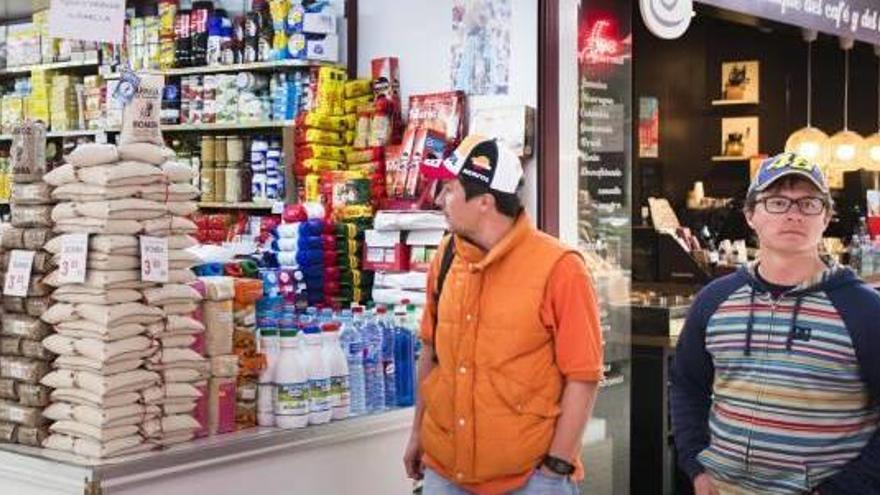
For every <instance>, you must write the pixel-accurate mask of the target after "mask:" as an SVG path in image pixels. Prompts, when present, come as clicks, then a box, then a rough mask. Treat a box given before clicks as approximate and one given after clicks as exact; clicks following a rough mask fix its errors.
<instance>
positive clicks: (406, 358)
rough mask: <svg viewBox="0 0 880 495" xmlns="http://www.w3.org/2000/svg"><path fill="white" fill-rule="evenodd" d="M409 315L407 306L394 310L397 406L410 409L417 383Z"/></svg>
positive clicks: (399, 306)
mask: <svg viewBox="0 0 880 495" xmlns="http://www.w3.org/2000/svg"><path fill="white" fill-rule="evenodd" d="M407 320H408V314H407V311H406V306H404V305H398V306H397V307H395V308H394V323H395V324H394V370H395V379H396V389H397V404H396V405H397V406H398V407H409V406H411V405H413V403H414V399H415V396H414V394H413V386H414V383H415V374H414V370H415V363H414V352H415V349H414V347H413V332H412V330H410V328H408V323H407Z"/></svg>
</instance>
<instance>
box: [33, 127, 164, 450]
mask: <svg viewBox="0 0 880 495" xmlns="http://www.w3.org/2000/svg"><path fill="white" fill-rule="evenodd" d="M161 177H162V171H161V170H160V169H159V168H158V167H156V166H155V165H152V164H149V163H135V162H129V163H120V157H119V151H118V150H117V148H116V146H114V145H100V144H87V145H83V146H80V147H78V148H77V149H75V150H74V151H73V152H72V153H71V154H70V155H68V157H67V163H65V164H64V165H62V166H61V167H59V168H57V169H55V170H53V171H52V172H50V173H49V174H47V175H46V176H45V180H46V181H47V182H48V183H49V184H51V185H53V186H55V190H54V191H53V192H52V195H53V197H54V198H56V199H57V200H58V201H59V203H58V205H57V206H56V207H55V208H54V209H53V210H52V218H53V220H55V227H54V231H55V233H57V234H59V236H57V237H55V238H53V239H52V241H50V242H49V244H48V245H47V247H46V249H47V250H49V251H50V252H52V253H53V254H55V255H56V256H57V257H60V256H61V252H62V241H63V238H62V236H63V235H64V234H73V233H87V234H89V235H90V238H89V241H88V258H87V263H86V267H87V270H86V277H85V281H84V282H83V283H71V282H65V281H63V279H62V274H61V273H60V271H56V272H53V273H52V274H50V275H49V277H48V279H47V282H48V283H49V284H50V285H52V286H53V287H55V288H56V289H55V291H54V292H53V294H52V299H53V300H54V304H53V305H52V307H51V308H49V310H48V311H47V312H46V313H45V314H43V316H42V318H43V320H44V321H45V322H47V323H49V324H51V325H53V326H54V329H55V332H56V333H55V334H54V335H51V336H49V337H47V338H46V339H44V340H43V345H44V346H45V347H46V348H47V349H49V350H51V351H52V352H55V353H56V354H58V355H59V357H58V358H57V359H56V360H55V363H54V364H55V370H54V371H53V372H52V373H50V374H49V375H47V376H46V377H45V378H44V379H43V383H44V384H46V385H49V386H52V387H54V388H55V391H54V392H53V393H52V405H51V406H49V408H47V409H46V412H45V415H46V417H47V418H49V419H50V420H53V421H55V423H53V424H52V426H51V427H50V429H51V431H52V435H51V436H50V437H49V438H48V439H47V440H46V442H45V446H46V447H49V448H53V449H58V450H65V451H71V452H75V453H77V454H79V455H83V456H86V457H94V458H102V457H109V456H115V455H122V454H127V453H133V452H139V451H142V450H148V449H150V448H152V447H153V445H152V444H150V443H147V442H145V438H144V435H142V434H141V426H142V424H143V423H144V422H146V421H153V420H155V419H156V418H158V417H159V415H160V414H161V411H160V409H159V407H157V406H155V405H152V404H148V403H147V402H146V401H145V400H144V394H145V391H146V390H147V389H150V388H153V387H158V386H159V385H160V383H161V381H160V380H161V379H160V376H159V374H158V373H156V372H153V371H149V370H147V369H146V367H145V364H146V360H147V358H149V357H150V356H152V355H153V354H154V353H155V352H156V346H155V345H154V343H153V341H152V340H151V339H150V337H149V336H148V334H147V325H150V324H155V323H158V322H161V321H162V318H163V313H162V310H161V309H159V308H156V307H149V306H147V305H146V304H144V303H143V293H142V292H141V290H142V289H145V288H148V287H153V286H154V285H155V284H153V283H145V282H142V281H141V278H140V270H139V268H140V256H139V248H138V246H139V244H138V238H137V234H139V233H140V232H142V230H143V224H142V223H141V221H142V220H146V219H152V218H157V217H160V216H162V215H164V213H165V209H164V206H163V205H162V204H161V203H158V202H155V201H151V200H147V199H142V198H138V196H139V194H140V192H141V191H142V190H149V188H150V186H151V185H152V184H159V183H160V182H161Z"/></svg>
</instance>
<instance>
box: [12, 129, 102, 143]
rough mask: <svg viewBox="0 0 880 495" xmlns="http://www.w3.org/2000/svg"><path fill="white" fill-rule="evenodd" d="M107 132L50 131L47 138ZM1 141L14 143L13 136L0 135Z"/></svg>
mask: <svg viewBox="0 0 880 495" xmlns="http://www.w3.org/2000/svg"><path fill="white" fill-rule="evenodd" d="M103 132H105V131H103V130H74V131H50V132H47V133H46V137H47V138H65V137H79V136H97V135H98V134H101V133H103ZM0 141H12V134H0Z"/></svg>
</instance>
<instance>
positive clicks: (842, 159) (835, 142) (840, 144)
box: [828, 38, 864, 188]
mask: <svg viewBox="0 0 880 495" xmlns="http://www.w3.org/2000/svg"><path fill="white" fill-rule="evenodd" d="M840 47H841V48H842V49H843V51H844V65H843V67H844V81H843V130H841V131H839V132H838V133H837V134H835V135H833V136H831V139H829V140H828V147H829V148H830V150H831V157H830V161H829V163H828V182H829V184H828V185H829V186H830V187H833V188H841V187H843V173H844V172H847V171H850V170H856V169H858V167H859V158H860V157H859V155H860V153H859V150H860V149H861V148H862V143H863V142H864V138H862V136H859V135H858V134H857V133H855V132H853V131H851V130H849V54H850V51H851V50H852V47H853V40H852V39H851V38H841V39H840Z"/></svg>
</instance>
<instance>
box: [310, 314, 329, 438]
mask: <svg viewBox="0 0 880 495" xmlns="http://www.w3.org/2000/svg"><path fill="white" fill-rule="evenodd" d="M304 333H305V339H306V356H307V360H306V370H307V373H308V377H309V424H310V425H319V424H324V423H328V422H329V421H330V417H331V416H332V412H331V411H330V368H329V367H328V366H327V363H326V362H325V361H324V353H323V349H322V348H323V342H324V339H323V336H322V335H321V329H320V328H319V327H317V326H309V327H306V329H305V330H304Z"/></svg>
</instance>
